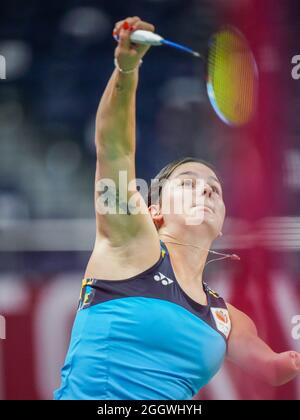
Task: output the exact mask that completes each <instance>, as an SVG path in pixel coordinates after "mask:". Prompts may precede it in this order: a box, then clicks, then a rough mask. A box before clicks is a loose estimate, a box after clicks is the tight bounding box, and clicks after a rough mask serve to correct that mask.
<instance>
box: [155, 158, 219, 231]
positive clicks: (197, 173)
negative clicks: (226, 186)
mask: <svg viewBox="0 0 300 420" xmlns="http://www.w3.org/2000/svg"><path fill="white" fill-rule="evenodd" d="M161 214H162V215H163V219H164V224H166V225H168V224H176V225H178V224H179V225H182V226H194V227H195V229H197V226H200V225H202V227H203V224H204V225H205V226H206V227H207V231H208V233H209V235H210V237H211V238H212V239H215V238H216V237H217V236H218V234H219V232H220V231H221V229H222V226H223V222H224V218H225V204H224V201H223V196H222V187H221V184H220V182H219V180H218V178H217V176H216V174H215V173H214V172H213V170H212V169H210V168H209V167H208V166H206V165H204V164H202V163H198V162H188V163H184V164H182V165H180V166H179V167H178V168H176V169H175V170H174V172H173V173H172V174H171V176H170V178H169V182H167V183H166V184H165V185H164V186H163V189H162V200H161Z"/></svg>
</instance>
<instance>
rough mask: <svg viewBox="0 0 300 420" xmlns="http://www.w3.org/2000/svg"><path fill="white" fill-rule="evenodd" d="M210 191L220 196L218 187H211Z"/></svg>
mask: <svg viewBox="0 0 300 420" xmlns="http://www.w3.org/2000/svg"><path fill="white" fill-rule="evenodd" d="M212 190H213V192H215V193H217V194H218V195H220V189H219V188H218V187H216V186H215V185H212Z"/></svg>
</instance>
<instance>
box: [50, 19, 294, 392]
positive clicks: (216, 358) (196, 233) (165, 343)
mask: <svg viewBox="0 0 300 420" xmlns="http://www.w3.org/2000/svg"><path fill="white" fill-rule="evenodd" d="M135 29H145V30H148V31H154V27H153V25H151V24H150V23H147V22H144V21H142V20H141V19H140V18H139V17H129V18H127V19H126V20H122V21H120V22H118V23H117V24H116V25H115V29H114V34H117V35H118V36H119V40H118V44H117V47H116V50H115V67H116V68H115V69H114V72H113V74H112V76H111V78H110V80H109V83H108V85H107V87H106V89H105V91H104V94H103V96H102V99H101V101H100V105H99V108H98V111H97V116H96V136H95V143H96V150H97V167H96V177H95V181H96V182H95V207H96V240H95V246H94V249H93V252H92V255H91V257H90V260H89V262H88V265H87V268H86V272H85V275H84V279H83V284H82V291H81V298H80V302H79V307H78V311H77V314H76V318H75V322H74V326H73V330H72V336H71V342H70V346H69V350H68V353H67V356H66V360H65V364H64V367H63V369H62V377H61V385H60V387H59V389H57V390H56V391H55V394H54V397H55V399H97V400H127V399H129V400H186V399H192V397H193V396H194V395H195V394H196V393H197V392H198V391H199V390H200V389H201V388H202V387H203V386H204V385H205V384H207V383H208V382H209V381H210V379H211V378H212V377H213V376H214V375H215V374H216V372H218V370H219V369H220V367H221V366H222V363H223V361H224V359H225V358H228V359H229V360H231V361H232V362H234V363H235V364H236V365H238V366H240V367H241V368H242V369H244V370H245V371H248V372H249V373H251V374H252V375H255V376H256V377H257V378H259V379H261V380H263V381H266V382H267V383H269V384H272V385H274V386H278V385H281V384H284V383H286V382H288V381H290V380H292V379H293V378H295V376H296V375H297V374H298V373H299V372H300V354H299V353H297V352H295V351H285V352H283V353H276V352H274V351H273V350H272V349H271V348H270V347H269V346H268V345H267V344H266V343H265V342H264V341H262V340H261V339H260V338H259V337H258V335H257V330H256V327H255V325H254V323H253V321H252V320H251V319H250V318H249V317H248V316H247V315H246V314H244V313H243V312H241V311H240V310H238V309H237V308H235V307H234V306H232V305H230V304H229V303H228V302H225V301H224V300H223V299H222V298H221V297H220V296H219V295H218V294H217V293H216V292H214V291H213V290H211V289H210V288H209V287H208V285H207V284H206V283H205V282H204V281H203V271H204V266H205V264H206V260H207V256H208V253H209V252H210V251H209V250H210V247H211V244H212V242H213V241H214V240H215V239H216V238H218V236H219V235H220V234H221V228H222V225H223V222H224V217H225V205H224V202H223V198H222V187H221V185H220V182H219V179H218V177H217V175H216V173H215V171H214V170H213V169H212V167H210V165H208V164H206V163H203V162H202V161H200V160H198V159H192V158H186V159H181V160H179V161H176V162H172V163H170V164H169V165H168V166H167V167H165V168H164V169H163V170H162V171H161V172H160V174H159V175H158V176H157V178H158V179H159V180H168V181H170V182H169V184H167V183H165V184H163V186H162V187H159V188H156V189H155V188H154V190H153V189H152V191H151V192H150V196H151V197H152V198H153V200H152V202H151V203H149V204H150V205H149V207H148V206H147V205H146V203H145V201H144V200H143V198H142V196H141V195H139V194H140V192H139V188H138V187H137V183H136V178H135V111H136V109H135V108H136V90H137V85H138V75H139V67H140V64H141V59H142V57H143V56H144V55H145V54H146V52H147V51H148V49H149V46H146V45H136V44H134V43H132V42H131V41H130V34H131V31H133V30H135ZM120 174H123V175H124V174H126V176H127V178H128V182H129V181H130V182H131V186H132V185H133V186H134V187H133V188H131V189H128V197H125V198H128V199H129V200H128V202H126V203H125V210H124V206H123V204H124V202H123V201H124V197H122V194H121V190H120V188H119V187H118V188H117V190H116V194H115V197H116V198H117V202H118V204H119V208H122V209H123V211H117V212H115V213H114V214H112V212H104V211H101V209H102V205H103V203H102V204H101V200H100V199H101V196H102V195H104V194H103V191H101V188H100V187H101V182H106V180H110V181H113V182H114V183H115V184H116V185H117V186H119V185H120V179H121V178H120ZM197 181H198V183H199V182H200V184H201V185H202V188H201V189H200V191H201V194H199V191H198V192H197V191H196V187H195V186H196V185H197ZM170 184H172V188H170V187H169V186H170ZM183 190H184V191H188V190H189V191H192V197H193V200H195V199H196V198H197V197H198V199H202V207H201V206H199V204H198V205H195V201H192V202H191V205H190V206H189V207H187V208H185V209H184V210H183V211H182V212H175V211H173V210H174V208H175V205H176V203H177V201H178V200H180V199H181V198H180V197H182V194H183ZM198 190H199V189H198ZM194 191H196V192H195V193H194ZM197 194H198V196H197V197H196V195H197ZM134 195H135V197H139V199H138V200H132V201H130V198H132V197H133V196H134ZM155 196H156V198H155ZM99 200H100V201H99ZM125 201H126V200H125ZM200 201H201V200H200ZM99 203H100V204H99ZM128 203H130V205H129V204H128ZM165 203H169V204H170V206H169V211H166V210H165V208H166V207H168V206H165ZM138 205H139V206H140V208H142V209H143V210H144V211H139V212H136V211H135V210H136V208H137V207H138ZM199 210H201V212H202V213H201V214H202V219H201V223H194V221H195V220H197V217H192V216H195V215H196V216H197V215H199V214H200V212H199Z"/></svg>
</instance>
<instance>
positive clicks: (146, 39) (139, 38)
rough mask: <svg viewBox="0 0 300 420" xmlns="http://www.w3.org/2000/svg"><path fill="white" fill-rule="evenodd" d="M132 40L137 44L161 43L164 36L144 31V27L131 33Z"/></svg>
mask: <svg viewBox="0 0 300 420" xmlns="http://www.w3.org/2000/svg"><path fill="white" fill-rule="evenodd" d="M130 40H131V41H132V42H135V43H136V44H144V45H161V43H162V41H163V37H161V36H160V35H157V34H154V33H153V32H150V31H143V30H142V29H138V30H136V31H134V32H132V34H131V35H130Z"/></svg>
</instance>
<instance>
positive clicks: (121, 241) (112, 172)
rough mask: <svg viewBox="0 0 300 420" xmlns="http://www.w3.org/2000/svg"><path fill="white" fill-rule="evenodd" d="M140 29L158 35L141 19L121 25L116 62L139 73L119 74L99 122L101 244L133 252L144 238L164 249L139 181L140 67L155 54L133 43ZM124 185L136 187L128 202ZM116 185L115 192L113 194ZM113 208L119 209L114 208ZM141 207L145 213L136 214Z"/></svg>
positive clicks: (97, 195)
mask: <svg viewBox="0 0 300 420" xmlns="http://www.w3.org/2000/svg"><path fill="white" fill-rule="evenodd" d="M125 22H126V23H125ZM132 28H133V29H132ZM135 29H145V30H149V31H154V26H153V25H151V24H150V23H147V22H144V21H142V20H140V18H139V17H131V18H127V19H126V20H123V21H120V22H118V23H117V24H116V25H115V28H114V32H115V33H116V34H117V35H119V41H118V45H117V47H116V49H115V54H114V55H115V58H116V59H117V62H118V65H119V67H120V68H121V69H122V70H124V71H130V70H133V69H134V71H133V72H130V73H123V72H121V71H119V70H118V69H115V70H114V72H113V74H112V76H111V78H110V80H109V82H108V84H107V87H106V89H105V91H104V93H103V96H102V98H101V101H100V104H99V107H98V111H97V116H96V132H95V143H96V151H97V167H96V177H95V210H96V223H97V236H96V237H97V240H102V239H103V238H105V239H106V240H108V241H109V243H110V244H111V245H112V246H113V247H119V246H127V245H128V243H129V242H130V241H132V240H136V239H137V238H138V237H143V238H144V239H145V240H147V241H148V244H149V241H150V244H151V243H153V244H154V245H156V246H157V249H158V248H159V239H158V235H157V232H156V229H155V226H154V224H153V222H152V220H151V217H150V215H149V213H148V210H147V205H146V203H145V202H144V200H143V198H142V197H141V195H140V194H139V192H138V191H137V186H136V180H135V178H136V173H135V148H136V121H135V119H136V116H135V114H136V90H137V86H138V72H139V63H140V60H141V58H142V57H143V56H144V55H145V54H146V52H147V51H148V49H149V48H150V47H149V46H145V45H136V44H133V43H131V42H130V38H129V37H130V34H131V31H132V30H135ZM120 179H121V180H122V182H121V184H122V185H123V186H125V184H127V185H128V184H129V183H131V188H130V191H129V192H128V194H127V193H126V196H124V191H123V190H122V191H121V190H120V189H121V186H122V185H121V184H120V183H119V180H120ZM112 185H115V187H116V189H115V190H114V189H113V188H112V187H111V188H110V186H112ZM128 203H129V204H128ZM113 204H114V205H115V206H113V208H112V205H113ZM137 207H139V208H140V209H142V210H143V211H140V212H139V214H134V213H136V211H135V210H136V209H137ZM120 209H121V211H120ZM114 210H116V212H115V211H114ZM120 213H121V214H120Z"/></svg>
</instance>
